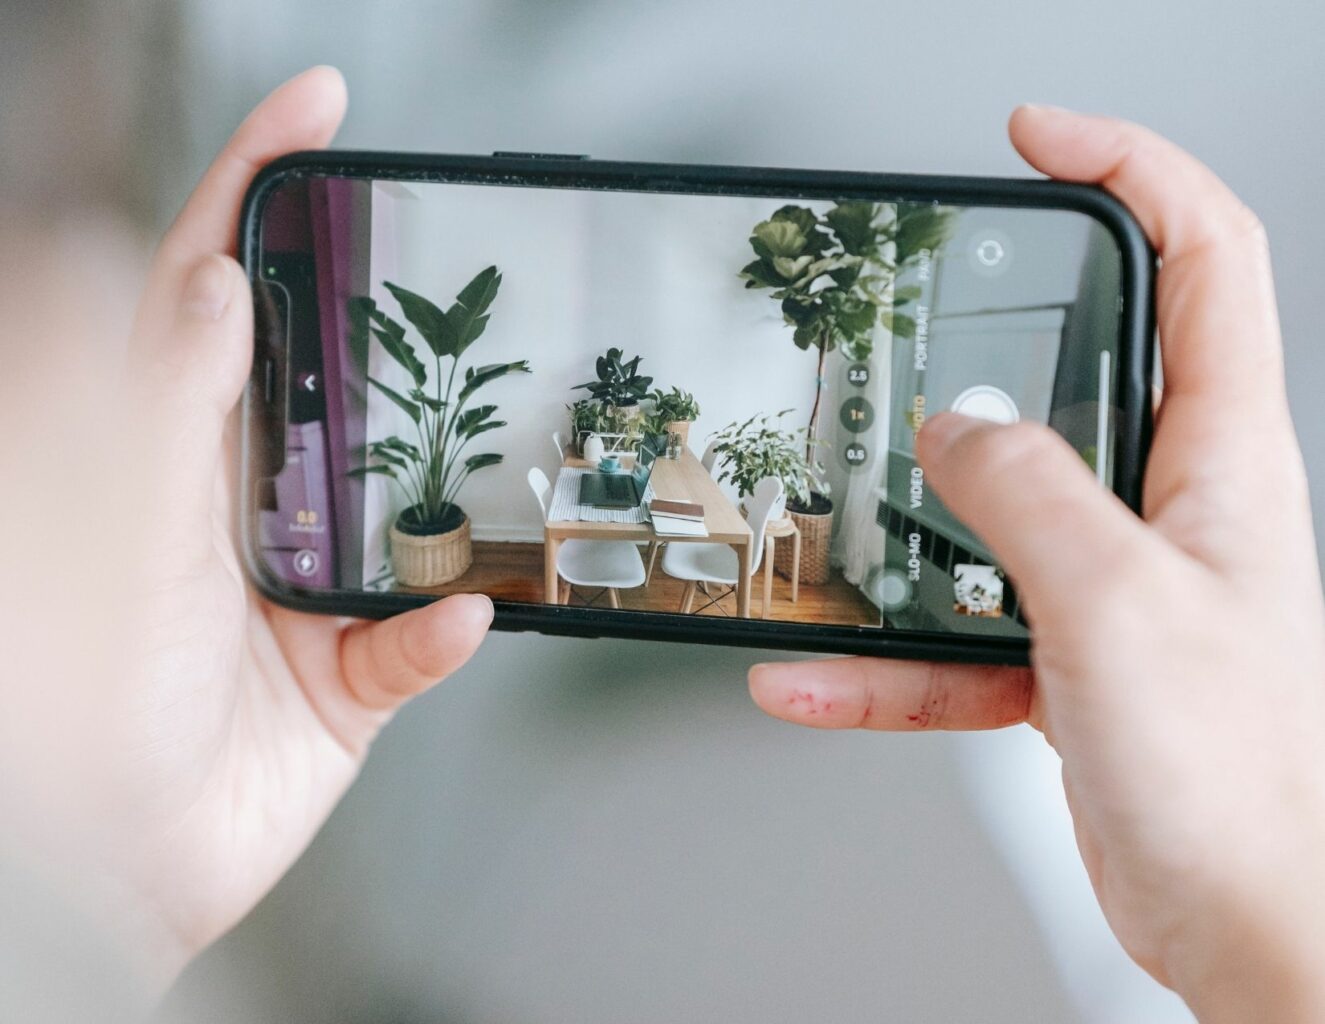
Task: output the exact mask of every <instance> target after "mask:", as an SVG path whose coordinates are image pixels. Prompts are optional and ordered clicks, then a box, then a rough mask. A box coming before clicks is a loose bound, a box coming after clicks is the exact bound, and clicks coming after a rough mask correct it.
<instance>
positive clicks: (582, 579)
mask: <svg viewBox="0 0 1325 1024" xmlns="http://www.w3.org/2000/svg"><path fill="white" fill-rule="evenodd" d="M528 478H529V487H530V489H531V490H532V491H533V492H534V497H535V498H537V499H538V507H539V508H540V509H542V510H543V519H544V521H546V520H547V510H548V505H549V504H551V500H552V485H551V484H550V483H549V482H548V478H547V476H546V475H545V474H544V473H543V471H542V470H541V469H537V468H534V469H531V470H530V471H529V475H528ZM557 575H558V576H560V577H561V580H562V586H561V594H560V603H561V604H565V603H566V602H567V600H568V599H569V597H570V588H571V587H596V588H598V589H599V590H602V591H605V592H606V593H607V601H608V604H610V605H611V606H612V607H613V608H620V607H621V594H620V591H622V590H629V589H631V588H632V587H640V586H643V585H644V559H642V558H640V554H639V548H637V547H636V546H635V545H634V543H632V542H631V541H628V540H564V541H562V542H561V547H560V548H558V549H557Z"/></svg>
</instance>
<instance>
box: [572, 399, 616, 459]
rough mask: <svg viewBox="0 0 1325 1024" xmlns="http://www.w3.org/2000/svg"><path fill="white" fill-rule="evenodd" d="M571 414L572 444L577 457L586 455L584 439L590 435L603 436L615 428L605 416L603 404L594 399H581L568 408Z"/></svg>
mask: <svg viewBox="0 0 1325 1024" xmlns="http://www.w3.org/2000/svg"><path fill="white" fill-rule="evenodd" d="M566 411H567V412H569V413H570V433H571V443H572V444H573V445H574V446H575V453H576V454H577V455H583V454H584V439H585V438H586V437H588V436H589V435H590V434H601V433H604V432H606V431H610V430H612V428H613V427H614V426H615V425H614V424H613V423H610V422H609V421H608V419H607V417H606V416H605V415H604V414H603V406H602V404H601V403H600V402H599V401H598V400H597V399H594V398H581V399H579V400H578V401H575V402H572V403H571V404H570V405H568V406H566Z"/></svg>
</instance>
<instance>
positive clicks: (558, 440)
mask: <svg viewBox="0 0 1325 1024" xmlns="http://www.w3.org/2000/svg"><path fill="white" fill-rule="evenodd" d="M552 443H553V444H554V445H556V446H557V465H561V463H562V462H563V461H565V459H566V439H565V438H563V437H562V436H561V431H560V430H554V431H552Z"/></svg>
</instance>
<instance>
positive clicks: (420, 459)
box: [350, 267, 530, 533]
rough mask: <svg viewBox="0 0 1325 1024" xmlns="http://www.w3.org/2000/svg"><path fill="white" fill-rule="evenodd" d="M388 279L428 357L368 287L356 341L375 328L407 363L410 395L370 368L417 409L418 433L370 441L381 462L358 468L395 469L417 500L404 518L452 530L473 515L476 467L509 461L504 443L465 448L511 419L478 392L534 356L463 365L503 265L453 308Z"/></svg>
mask: <svg viewBox="0 0 1325 1024" xmlns="http://www.w3.org/2000/svg"><path fill="white" fill-rule="evenodd" d="M383 285H384V286H385V288H386V290H387V291H388V292H390V293H391V295H392V297H393V298H395V300H396V302H397V303H398V304H399V306H400V311H401V313H403V314H404V317H405V319H406V320H407V321H408V322H409V324H410V326H412V327H413V328H414V330H415V332H416V333H417V334H418V335H419V337H420V338H421V339H422V340H423V343H424V345H425V346H426V350H425V351H423V357H422V358H420V355H419V352H418V351H416V349H415V347H414V346H413V345H412V344H411V343H410V341H409V340H408V338H407V337H406V331H405V327H404V326H403V325H402V324H401V323H399V322H398V321H397V320H395V319H394V318H392V317H391V316H390V315H389V314H387V313H386V312H385V311H383V310H381V309H379V308H378V306H377V304H376V303H375V302H374V301H373V300H372V299H371V298H368V297H366V296H364V297H360V298H356V299H354V300H352V302H351V307H350V313H351V316H350V344H351V346H352V347H353V348H354V350H355V351H356V352H360V353H363V354H366V352H367V343H368V335H369V334H371V335H372V336H373V337H374V338H376V339H377V341H378V344H380V345H381V346H382V350H383V351H384V352H386V354H387V355H389V356H390V357H391V359H392V360H393V361H394V362H395V363H397V364H398V365H399V366H400V367H401V368H403V369H404V371H405V373H406V375H407V376H408V379H409V384H410V385H412V386H407V387H406V388H405V390H404V393H403V394H402V393H401V391H400V390H397V389H396V388H393V387H391V386H390V385H388V384H386V383H385V382H383V381H381V380H379V379H377V378H376V377H369V378H368V383H369V384H370V385H371V386H372V387H373V388H374V389H376V390H377V391H378V392H379V393H381V394H382V395H384V396H385V397H386V398H387V399H388V400H389V401H390V402H391V403H392V404H393V405H395V406H396V407H397V408H398V409H400V410H401V411H402V412H403V413H404V414H405V416H406V417H408V419H409V421H410V423H412V424H413V426H414V437H412V438H411V439H410V440H405V439H404V438H401V437H399V436H397V435H394V434H392V435H390V436H389V437H386V438H384V439H382V440H380V441H372V442H370V443H369V445H368V455H369V456H370V457H371V458H372V459H373V462H372V463H371V464H369V465H365V466H363V467H362V468H360V469H357V470H353V471H352V472H353V473H355V474H356V475H366V474H370V473H375V474H380V475H382V476H388V477H390V478H391V479H392V480H394V481H395V482H396V483H397V484H399V485H400V487H401V489H402V490H403V491H404V493H405V496H406V499H407V500H408V501H409V503H410V504H409V506H408V507H407V508H406V509H405V511H404V512H402V513H401V517H400V518H401V520H402V521H403V522H405V523H407V525H409V526H410V527H411V528H413V529H415V530H418V531H422V532H429V533H444V532H447V531H448V530H452V529H455V528H456V527H457V526H459V525H460V523H461V522H462V521H463V519H464V513H463V512H461V511H460V508H459V506H458V505H457V504H456V498H457V496H458V495H459V493H460V489H461V488H462V487H463V486H464V484H465V481H467V480H468V479H469V477H470V474H472V473H475V472H477V471H478V470H480V469H486V468H487V467H489V466H495V465H498V464H499V463H500V462H501V461H502V456H501V455H500V454H498V453H496V452H484V453H481V454H471V455H466V454H465V449H466V448H467V447H468V445H469V443H470V441H472V440H473V439H474V438H476V437H478V436H479V435H481V434H486V433H487V432H488V431H491V430H497V429H498V428H500V427H504V426H506V421H505V420H499V419H497V418H496V412H497V407H496V406H495V405H491V404H488V405H476V404H472V403H471V399H472V398H473V397H474V395H475V393H477V392H478V391H479V389H481V388H483V387H485V386H486V385H488V384H490V383H492V382H493V381H495V380H499V379H500V378H502V377H505V376H507V375H508V374H512V373H529V372H530V371H529V363H528V361H527V360H524V359H521V360H519V361H517V362H511V363H489V364H487V365H480V366H470V367H468V368H466V369H465V371H464V372H463V373H460V359H461V356H463V355H464V354H465V352H466V351H468V349H469V347H470V346H471V345H473V344H474V342H476V341H478V339H479V338H480V337H481V336H482V334H483V331H484V330H485V329H486V327H487V326H488V318H489V316H490V314H489V312H488V310H489V308H490V307H491V305H492V301H493V299H495V298H496V296H497V289H498V288H499V287H500V286H501V274H500V273H499V272H498V270H497V268H496V267H488V268H487V269H485V270H482V271H480V272H479V273H478V274H477V275H476V276H475V277H474V279H473V280H472V281H470V282H469V284H467V285H465V287H464V289H462V290H461V292H460V294H459V295H457V296H456V299H455V302H453V303H452V304H451V306H450V307H449V308H448V309H446V310H442V309H441V308H440V307H439V306H436V305H434V304H433V303H432V302H431V301H430V300H429V299H426V298H424V297H423V296H422V295H419V294H417V293H415V292H412V291H409V290H408V289H406V288H402V287H400V286H399V285H396V284H392V283H391V282H389V281H385V282H383ZM429 364H431V365H429Z"/></svg>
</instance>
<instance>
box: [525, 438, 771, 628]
mask: <svg viewBox="0 0 1325 1024" xmlns="http://www.w3.org/2000/svg"><path fill="white" fill-rule="evenodd" d="M633 458H634V457H633V456H630V455H627V456H625V457H624V458H623V460H622V461H623V463H624V464H625V465H626V466H629V465H631V464H632V462H633ZM562 465H563V467H566V468H592V467H591V464H590V463H589V462H586V461H585V460H584V459H582V458H580V457H579V456H577V455H575V454H574V452H573V451H568V452H567V453H566V455H565V456H564V458H563V460H562ZM649 482H650V483H651V484H652V485H653V494H654V497H656V498H665V499H668V500H671V501H693V502H696V503H698V504H700V505H703V506H704V527H705V529H707V530H708V536H707V537H672V536H659V535H658V534H656V533H654V531H653V524H651V523H647V522H645V523H589V522H577V521H574V522H573V521H565V522H562V521H555V522H554V521H550V520H549V521H547V522H545V523H544V525H543V587H544V600H545V601H546V602H547V603H548V604H557V603H558V598H559V596H560V594H559V591H560V587H559V586H558V579H557V551H558V549H559V548H560V547H561V544H562V542H563V541H567V540H624V541H630V542H632V543H633V542H645V543H647V542H651V541H662V542H666V543H668V544H693V543H696V542H698V543H702V544H727V545H730V547H731V548H732V550H734V551H735V552H736V559H737V564H738V566H739V569H738V571H737V583H736V611H737V614H738V615H740V616H742V617H744V618H749V617H750V590H751V586H752V581H751V579H750V566H751V564H752V558H753V556H754V551H753V545H754V531H752V530H751V529H750V525H749V524H748V523H747V522H746V521H745V517H744V516H742V515H741V513H740V512H739V511H738V510H737V508H736V506H735V505H733V504H732V502H731V500H730V499H729V498H728V497H727V495H725V494H724V493H723V492H722V488H721V487H719V486H718V483H717V481H716V480H714V479H713V477H712V476H711V475H710V474H709V471H708V470H707V469H705V468H704V465H703V463H701V462H700V461H699V459H697V458H696V457H695V454H694V452H692V451H691V450H690V449H689V448H683V449H682V450H681V457H680V458H678V459H668V458H658V459H655V460H654V463H653V475H652V476H651V477H650V478H649ZM770 568H771V560H770Z"/></svg>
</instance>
